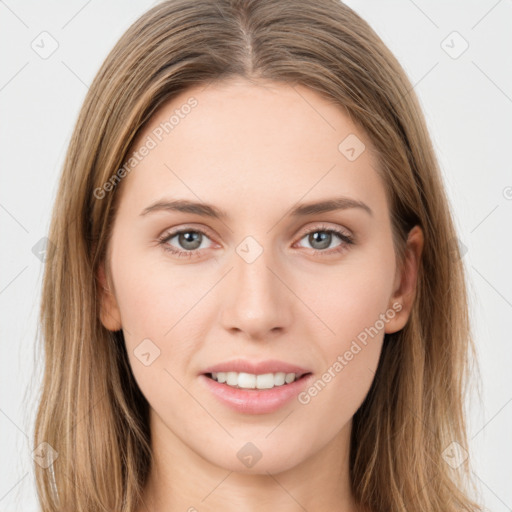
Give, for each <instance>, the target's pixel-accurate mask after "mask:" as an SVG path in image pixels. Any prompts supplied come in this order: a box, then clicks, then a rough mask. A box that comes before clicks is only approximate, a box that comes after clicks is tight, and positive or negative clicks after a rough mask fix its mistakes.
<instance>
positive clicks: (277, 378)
mask: <svg viewBox="0 0 512 512" xmlns="http://www.w3.org/2000/svg"><path fill="white" fill-rule="evenodd" d="M285 376H286V373H283V372H278V373H274V386H282V385H283V384H284V378H285Z"/></svg>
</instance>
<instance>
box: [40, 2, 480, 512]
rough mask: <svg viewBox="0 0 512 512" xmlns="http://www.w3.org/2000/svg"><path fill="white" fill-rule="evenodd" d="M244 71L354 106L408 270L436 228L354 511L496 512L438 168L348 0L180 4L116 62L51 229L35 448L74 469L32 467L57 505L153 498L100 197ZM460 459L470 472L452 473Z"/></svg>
mask: <svg viewBox="0 0 512 512" xmlns="http://www.w3.org/2000/svg"><path fill="white" fill-rule="evenodd" d="M235 76H240V77H244V78H246V79H248V80H255V81H256V80H258V79H265V80H273V81H276V82H282V83H287V84H289V85H292V86H293V85H294V84H302V85H305V86H307V87H309V88H311V89H312V90H314V91H316V92H317V93H318V94H321V95H322V96H323V97H325V98H328V99H329V101H331V102H333V103H335V104H338V105H340V106H342V107H344V108H345V109H346V112H348V114H349V115H350V117H351V118H352V119H353V120H354V122H356V123H357V124H358V125H359V126H360V127H361V128H362V129H363V130H365V132H366V133H367V134H368V136H369V137H370V139H371V140H372V142H373V144H374V146H375V148H376V149H377V151H378V157H379V162H380V168H379V172H380V174H381V176H382V179H383V182H384V183H385V186H386V193H387V194H388V199H389V205H390V211H391V217H392V227H393V237H394V245H395V250H396V254H397V258H398V259H399V261H400V262H401V261H402V258H403V255H404V247H405V241H406V240H407V234H408V232H409V230H410V229H411V228H412V227H413V226H414V225H420V226H421V228H422V229H423V232H424V239H425V245H424V249H423V254H422V261H421V265H420V270H419V275H418V287H417V295H416V299H415V303H414V306H413V310H412V312H411V317H410V318H409V321H408V323H407V324H406V326H405V327H404V328H403V329H402V330H401V331H399V332H397V333H394V334H391V335H386V336H385V339H384V343H383V349H382V353H381V358H380V361H379V365H378V369H377V372H376V375H375V379H374V381H373V384H372V386H371V389H370V391H369V393H368V395H367V397H366V399H365V400H364V402H363V404H362V405H361V407H360V409H359V410H358V411H357V412H356V414H355V416H354V418H353V429H352V439H351V450H350V477H351V483H352V488H353V492H354V495H355V497H356V499H357V500H358V502H359V503H360V504H361V505H362V506H367V507H369V508H370V509H371V510H372V511H373V512H377V511H386V512H388V511H396V512H398V511H400V512H406V511H411V510H414V511H415V512H432V511H433V510H436V511H439V510H443V511H445V512H452V511H456V510H457V511H458V510H462V509H463V510H465V511H477V510H481V509H480V507H479V506H478V505H477V504H476V503H474V502H473V501H472V500H471V498H470V497H469V491H468V490H467V486H468V484H469V483H471V480H470V478H469V476H470V467H469V459H466V460H464V458H465V457H464V454H465V450H466V449H467V446H468V443H467V434H466V423H465V421H466V420H465V415H464V397H465V394H466V392H467V384H468V377H469V375H470V370H471V371H472V370H473V368H472V367H471V366H470V362H471V358H470V356H474V355H475V348H474V342H473V340H472V336H471V329H470V324H469V319H468V303H467V291H466V284H465V269H464V267H463V263H462V261H461V258H460V253H459V247H458V244H457V234H456V230H455V227H454V224H453V218H452V213H451V211H450V206H449V203H448V200H447V197H446V194H445V190H444V185H443V182H442V178H441V174H440V170H439V168H438V163H437V161H436V157H435V154H434V151H433V148H432V144H431V141H430V138H429V134H428V132H427V129H426V125H425V121H424V117H423V114H422V112H421V109H420V106H419V104H418V100H417V98H416V95H415V93H414V90H413V88H412V85H411V83H410V82H409V80H408V79H407V77H406V75H405V73H404V71H403V69H402V68H401V66H400V65H399V63H398V62H397V60H396V59H395V57H394V56H393V55H392V54H391V52H390V51H389V50H388V48H387V47H386V46H385V45H384V43H383V42H382V41H381V40H380V38H379V37H378V36H377V35H376V34H375V32H374V31H373V30H372V29H371V28H370V26H369V25H368V24H367V23H366V22H365V21H364V20H362V19H361V18H360V17H359V16H358V15H357V14H356V13H355V12H354V11H352V10H351V9H350V8H349V7H347V6H345V5H344V4H342V3H341V2H339V1H338V0H316V1H315V2H311V1H309V0H293V1H291V0H290V1H288V0H279V1H276V0H273V1H272V0H257V1H256V0H169V1H164V2H162V3H160V4H158V5H156V6H155V7H153V8H152V9H151V10H149V11H148V12H147V13H145V14H144V15H143V16H142V17H140V18H139V19H138V20H137V21H136V22H135V23H134V24H133V25H132V26H131V27H130V28H129V29H128V30H127V31H126V32H125V34H124V35H123V36H122V37H121V39H120V40H119V41H118V43H117V44H116V45H115V47H114V48H113V49H112V51H111V52H110V54H109V55H108V57H107V58H106V60H105V62H104V63H103V65H102V67H101V69H100V70H99V72H98V74H97V76H96V77H95V79H94V81H93V83H92V85H91V87H90V89H89V91H88V94H87V96H86V98H85V101H84V104H83V106H82V109H81V111H80V115H79V118H78V121H77V123H76V126H75V128H74V132H73V135H72V138H71V141H70V145H69V148H68V152H67V155H66V159H65V163H64V168H63V172H62V176H61V179H60V183H59V189H58V193H57V198H56V202H55V206H54V210H53V215H52V220H51V227H50V232H49V239H50V242H51V243H52V244H53V245H52V247H53V248H54V251H53V253H52V254H51V257H49V258H48V260H47V262H46V266H45V272H44V278H43V291H42V303H41V317H40V320H41V327H42V335H43V343H44V360H45V367H44V378H43V385H42V393H41V397H40V402H39V405H38V411H37V419H36V425H35V434H34V446H35V447H37V446H39V445H41V443H48V445H49V446H48V445H42V446H43V450H44V449H46V451H44V453H45V454H49V455H48V456H52V457H55V453H54V452H53V451H51V449H53V450H55V452H56V453H57V454H58V457H57V458H56V459H54V460H53V459H52V460H53V464H50V463H48V464H43V465H40V464H35V466H34V467H35V473H36V484H37V490H38V496H39V500H40V502H41V506H42V510H43V511H44V512H50V511H68V510H73V511H76V512H80V511H87V512H91V511H100V510H101V511H107V510H108V511H114V510H115V511H133V510H135V509H136V507H137V506H138V505H139V503H140V499H141V496H142V491H143V488H144V484H145V482H146V477H147V475H148V471H149V468H150V464H151V450H150V432H149V428H148V403H147V401H146V400H145V398H144V396H143V395H142V394H141V392H140V390H139V388H138V386H137V384H136V383H135V380H134V378H133V375H132V373H131V370H130V367H129V363H128V359H127V355H126V350H125V347H124V339H123V334H122V331H117V332H111V331H109V330H107V329H105V327H104V326H103V325H102V323H101V321H100V309H99V282H98V279H97V271H98V266H99V265H100V263H102V262H105V263H108V258H106V251H107V247H108V242H109V237H110V235H111V229H112V221H113V218H114V215H115V207H116V197H118V196H119V188H120V186H121V185H122V181H121V182H120V183H119V186H113V187H109V190H108V191H107V192H105V193H103V192H102V197H99V194H98V192H97V191H98V190H99V189H101V190H103V191H105V188H102V187H104V184H105V183H107V182H109V180H112V178H113V177H114V176H116V175H117V176H119V174H116V173H118V170H119V169H120V168H121V167H122V166H123V164H124V162H125V161H126V159H127V158H128V156H129V150H130V147H131V144H132V143H133V141H134V140H135V138H136V136H137V135H138V134H139V133H140V131H141V129H142V128H143V127H144V126H145V125H146V123H147V122H148V120H149V119H150V118H151V116H152V115H153V114H154V113H155V112H156V111H157V109H158V108H159V107H161V106H162V105H163V103H164V102H166V101H168V100H170V99H171V98H173V97H174V96H175V95H177V94H178V93H179V92H181V91H184V90H186V89H187V88H189V87H191V86H195V85H200V84H204V85H205V86H206V85H207V84H208V83H209V82H213V81H219V80H223V79H225V78H229V77H235ZM110 182H111V183H112V181H110ZM95 192H96V193H95ZM108 272H109V270H108V265H107V273H108ZM50 447H51V449H50ZM454 451H455V455H456V456H457V458H458V459H460V460H459V462H461V461H463V462H462V463H461V464H460V465H459V464H457V465H455V464H450V463H449V462H450V460H453V457H454ZM52 454H53V455H52ZM447 454H449V455H447ZM48 462H51V461H48ZM44 466H48V467H44ZM471 490H472V491H474V490H475V488H474V485H473V487H472V489H471Z"/></svg>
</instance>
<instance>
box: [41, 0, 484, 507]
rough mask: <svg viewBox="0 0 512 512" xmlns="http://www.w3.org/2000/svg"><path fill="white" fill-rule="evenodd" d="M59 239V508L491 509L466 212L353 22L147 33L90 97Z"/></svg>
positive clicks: (261, 14)
mask: <svg viewBox="0 0 512 512" xmlns="http://www.w3.org/2000/svg"><path fill="white" fill-rule="evenodd" d="M49 238H50V240H51V241H52V242H53V244H54V245H55V254H54V255H53V256H52V258H51V259H50V260H49V263H48V264H47V267H46V269H45V276H44V284H43V297H42V310H41V322H42V325H43V334H44V343H45V357H46V367H45V378H44V384H43V392H42V397H41V403H40V406H39V410H38V416H37V423H36V432H35V439H34V441H35V445H36V446H40V445H41V444H42V443H47V444H44V445H43V446H44V447H45V450H44V453H45V454H46V456H47V457H48V458H50V459H49V460H47V461H46V462H47V463H46V464H40V465H36V475H37V486H38V492H39V498H40V501H41V504H42V509H43V510H44V511H57V510H58V511H61V510H71V509H72V510H84V511H85V510H87V511H92V510H116V511H118V510H123V511H136V512H144V511H156V512H158V511H160V510H172V511H174V510H189V511H194V510H197V511H203V510H226V511H230V510H268V509H275V508H277V509H279V510H289V511H295V510H308V511H322V510H340V511H345V512H354V511H359V510H361V511H362V510H364V511H371V512H377V511H380V510H382V511H389V510H393V511H395V510H396V511H404V512H405V511H411V510H414V511H416V512H417V511H421V512H427V511H428V512H431V511H432V510H443V511H455V510H472V511H476V510H481V509H480V508H479V506H478V505H477V504H476V503H474V502H473V501H472V500H471V499H470V497H469V494H468V493H467V491H466V489H465V485H466V484H467V483H468V481H467V476H468V475H469V463H468V458H467V452H466V448H465V447H467V439H466V426H465V418H464V415H463V399H464V389H465V388H464V385H465V379H466V377H467V357H468V351H469V350H474V347H473V342H472V340H471V336H470V328H469V322H468V317H467V303H466V290H465V283H464V272H463V267H462V264H461V261H460V259H459V258H458V254H459V253H458V246H457V244H456V243H454V241H455V240H456V232H455V229H454V226H453V222H452V216H451V212H450V208H449V204H448V201H447V198H446V195H445V191H444V188H443V183H442V180H441V177H440V172H439V169H438V165H437V162H436V159H435V155H434V152H433V150H432V146H431V143H430V139H429V135H428V133H427V130H426V127H425V122H424V119H423V115H422V113H421V111H420V108H419V106H418V102H417V99H416V97H415V95H414V91H413V90H412V87H411V84H410V83H409V81H408V80H407V78H406V76H405V73H404V71H403V70H402V68H401V67H400V65H399V64H398V63H397V61H396V59H395V58H394V57H393V56H392V55H391V53H390V52H389V50H388V49H387V48H386V47H385V46H384V44H383V43H382V41H381V40H380V39H379V38H378V37H377V35H376V34H375V33H374V32H373V31H372V29H371V28H370V27H369V26H368V25H367V24H366V23H365V22H364V21H363V20H362V19H361V18H359V17H358V16H357V15H356V14H355V13H354V12H353V11H352V10H351V9H349V8H348V7H347V6H345V5H343V4H341V3H339V2H337V1H334V0H322V1H320V2H314V3H313V2H307V1H302V0H301V1H280V2H271V1H267V0H263V1H262V0H260V1H257V2H256V1H249V0H241V1H237V0H231V1H230V0H223V1H214V2H212V1H199V2H197V1H194V2H192V1H188V0H171V1H166V2H162V3H160V4H158V5H157V6H156V7H154V8H152V9H151V10H150V11H148V12H147V13H146V14H144V15H143V16H142V17H141V18H140V19H139V20H138V21H136V22H135V23H134V24H133V25H132V26H131V27H130V28H129V30H128V31H127V32H126V33H125V34H124V35H123V36H122V38H121V39H120V41H119V42H118V43H117V44H116V46H115V48H114V49H113V50H112V52H111V53H110V55H109V56H108V57H107V59H106V61H105V63H104V64H103V66H102V68H101V69H100V71H99V73H98V75H97V77H96V78H95V80H94V82H93V84H92V86H91V88H90V90H89V93H88V95H87V97H86V99H85V102H84V105H83V108H82V110H81V113H80V116H79V119H78V122H77V126H76V127H75V132H74V135H73V138H72V141H71V144H70V147H69V150H68V154H67V158H66V161H65V165H64V169H63V174H62V178H61V182H60V188H59V193H58V196H57V201H56V204H55V209H54V214H53V219H52V225H51V230H50V234H49ZM57 454H58V455H57Z"/></svg>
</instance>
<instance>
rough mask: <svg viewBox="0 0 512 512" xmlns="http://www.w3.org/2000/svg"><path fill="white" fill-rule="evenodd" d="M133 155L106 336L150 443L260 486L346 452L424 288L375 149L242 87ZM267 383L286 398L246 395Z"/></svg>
mask: <svg viewBox="0 0 512 512" xmlns="http://www.w3.org/2000/svg"><path fill="white" fill-rule="evenodd" d="M262 84H263V82H262ZM144 148H145V149H144ZM132 151H138V153H137V155H135V156H134V157H133V158H134V160H132V164H133V163H135V164H136V165H134V166H133V168H132V169H131V171H130V172H129V173H127V176H126V177H124V178H123V180H124V181H123V183H122V195H121V200H120V205H119V211H118V214H117V217H116V220H115V224H114V229H113V235H112V239H111V242H110V243H111V246H110V249H111V254H110V257H111V259H110V267H111V276H110V277H111V281H110V289H111V290H112V291H113V294H112V295H109V294H108V293H107V292H105V295H104V296H103V302H102V322H103V324H104V325H105V326H106V327H107V328H109V329H111V330H116V329H119V328H122V329H123V332H124V338H125V341H126V348H127V351H128V356H129V359H130V364H131V367H132V370H133V374H134V376H135V379H136V380H137V383H138V385H139V386H140V389H141V391H142V393H143V394H144V395H145V397H146V398H147V400H148V402H149V404H150V411H151V428H152V432H153V434H152V435H153V443H158V445H159V447H160V448H161V449H163V450H167V451H168V454H169V455H171V454H176V453H184V452H185V451H188V453H189V454H195V455H194V456H199V457H201V459H202V460H205V461H208V462H209V463H212V464H214V465H216V466H220V467H222V468H226V469H229V470H232V471H239V472H240V471H241V472H253V473H264V472H266V471H270V472H277V471H283V470H286V469H289V468H291V467H294V466H297V465H298V464H300V463H301V462H303V461H305V460H306V459H308V458H309V457H311V456H313V455H315V454H319V453H321V451H322V450H324V449H326V448H327V447H328V446H329V445H331V443H335V442H336V440H337V439H338V440H339V439H340V437H338V436H343V439H345V440H347V439H348V432H349V431H350V427H351V419H352V416H353V415H354V413H355V412H356V411H357V409H358V408H359V406H360V405H361V403H362V402H363V400H364V398H365V396H366V394H367V393H368V390H369V388H370V385H371V383H372V380H373V378H374V374H375V371H376V369H377V363H378V360H379V354H380V351H381V348H382V342H383V337H384V333H391V332H395V331H397V330H400V329H401V328H402V327H403V326H404V325H405V323H406V321H407V317H408V314H409V311H410V306H411V302H412V298H413V287H414V281H415V267H414V265H411V266H410V267H408V268H409V271H408V273H407V274H405V273H404V274H403V275H402V274H400V273H399V272H398V270H397V267H396V262H395V253H394V248H393V244H392V232H391V224H390V212H389V209H388V205H387V201H386V195H385V190H384V186H383V183H382V182H381V180H380V178H379V176H378V174H377V171H376V168H377V160H376V159H375V157H374V155H372V146H371V142H370V140H369V139H368V137H367V136H366V135H365V133H363V132H362V131H361V130H360V129H358V128H357V127H356V126H355V125H354V124H353V123H352V122H351V121H350V119H349V117H348V116H347V115H345V113H344V111H343V110H342V109H340V108H339V107H337V106H335V105H333V104H331V103H330V102H328V101H327V100H325V99H323V98H322V97H321V96H319V95H317V93H315V92H313V91H311V90H309V89H307V88H305V87H303V86H294V87H291V86H289V85H284V84H278V83H274V82H269V83H265V84H264V85H258V86H256V85H253V84H250V83H248V82H245V81H242V80H239V81H230V82H224V83H217V84H212V85H209V86H208V87H197V88H193V89H189V90H187V91H185V92H183V93H181V94H180V95H179V96H177V97H175V98H173V100H172V101H170V102H168V103H167V104H166V105H164V107H162V108H161V109H160V110H159V111H158V112H157V113H156V115H155V116H154V117H153V118H152V119H151V122H150V123H149V124H148V126H147V127H146V128H145V130H144V132H143V133H141V134H140V135H139V137H138V139H137V141H136V143H135V144H134V146H133V149H132ZM130 154H131V152H130ZM117 186H120V185H117ZM107 193H114V192H112V191H109V192H107ZM98 200H101V199H98ZM323 203H326V204H324V205H323V206H322V205H321V204H323ZM315 204H318V205H319V206H314V205H315ZM173 205H174V206H173ZM179 232H181V235H180V234H179ZM420 234H421V233H418V231H417V230H414V231H413V233H412V236H411V237H410V241H411V246H412V247H414V243H415V242H417V245H416V247H419V249H421V241H420ZM413 252H414V251H413ZM100 278H101V279H104V276H103V274H102V273H101V272H100ZM270 360H271V361H273V363H270V364H269V365H265V362H267V361H270ZM235 361H236V362H240V361H242V362H245V363H247V365H248V366H243V365H242V366H236V365H234V362H235ZM260 363H261V366H256V365H259V364H260ZM251 365H254V366H251ZM212 367H217V368H212ZM215 369H217V370H218V371H219V373H220V375H218V374H217V378H218V379H220V380H223V378H226V379H228V382H230V383H231V384H227V383H220V382H214V381H213V380H212V378H211V376H208V375H205V374H207V373H211V372H212V371H213V370H215ZM230 370H231V371H230ZM251 370H252V371H251ZM227 372H229V373H227ZM303 372H305V373H306V374H307V375H305V376H304V377H302V378H301V379H300V380H297V381H296V382H295V383H284V384H283V378H284V379H286V374H291V373H295V374H296V376H295V377H298V376H300V374H301V373H303ZM223 373H227V374H226V375H222V374H223ZM253 374H254V375H256V376H254V375H253ZM268 374H273V375H268ZM276 374H277V375H276ZM283 374H284V375H283ZM258 375H266V376H264V377H259V378H258ZM292 378H293V376H292V377H290V376H288V379H292ZM285 382H286V380H285ZM254 383H256V384H257V385H259V386H260V387H263V388H265V387H267V386H273V387H272V389H260V390H258V389H238V388H237V387H236V386H237V384H238V385H239V386H242V387H244V386H252V385H253V384H254ZM178 446H179V447H180V448H179V449H178V448H177V447H178Z"/></svg>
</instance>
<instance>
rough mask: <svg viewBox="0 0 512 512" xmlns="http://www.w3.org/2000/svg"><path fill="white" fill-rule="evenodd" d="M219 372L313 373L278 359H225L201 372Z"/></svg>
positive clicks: (258, 373) (299, 375)
mask: <svg viewBox="0 0 512 512" xmlns="http://www.w3.org/2000/svg"><path fill="white" fill-rule="evenodd" d="M214 372H215V373H217V372H237V373H241V372H245V373H253V374H255V375H262V374H264V373H278V372H284V373H295V374H296V375H297V377H302V376H303V375H304V374H306V373H311V370H308V369H306V368H301V367H300V366H297V365H295V364H290V363H286V362H284V361H279V360H277V359H267V360H265V361H260V362H253V361H248V360H247V359H233V360H232V361H225V362H223V363H219V364H216V365H214V366H210V367H209V368H206V369H205V370H203V371H202V372H201V374H202V375H204V374H207V373H214Z"/></svg>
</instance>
